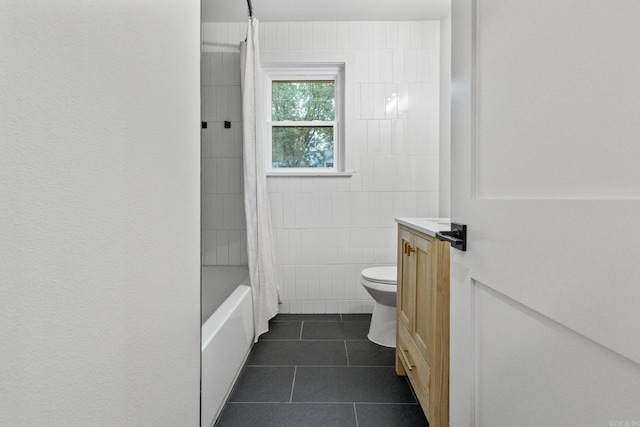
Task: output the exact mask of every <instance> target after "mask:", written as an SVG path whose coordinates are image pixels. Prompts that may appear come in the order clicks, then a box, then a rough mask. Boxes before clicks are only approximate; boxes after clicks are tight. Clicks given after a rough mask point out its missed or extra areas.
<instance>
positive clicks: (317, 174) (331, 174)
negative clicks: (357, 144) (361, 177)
mask: <svg viewBox="0 0 640 427" xmlns="http://www.w3.org/2000/svg"><path fill="white" fill-rule="evenodd" d="M354 173H355V172H354V171H345V172H316V171H310V172H305V171H295V172H294V171H288V172H287V171H271V172H267V177H272V176H274V177H275V176H296V177H302V178H304V177H309V178H311V177H313V178H317V177H327V178H340V177H346V178H348V177H350V176H352V175H353V174H354Z"/></svg>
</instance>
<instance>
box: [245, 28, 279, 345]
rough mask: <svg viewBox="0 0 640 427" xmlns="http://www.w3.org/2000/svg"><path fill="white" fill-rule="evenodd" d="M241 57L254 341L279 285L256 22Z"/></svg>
mask: <svg viewBox="0 0 640 427" xmlns="http://www.w3.org/2000/svg"><path fill="white" fill-rule="evenodd" d="M240 56H241V58H242V64H241V73H242V76H241V77H242V79H241V84H242V120H243V127H242V129H243V133H244V135H243V140H244V143H243V158H244V161H243V166H244V207H245V212H246V217H247V252H248V260H249V276H250V279H251V290H252V296H253V323H254V329H255V340H256V341H257V340H258V337H259V336H260V335H261V334H263V333H265V332H267V331H268V330H269V319H271V318H272V317H273V316H275V315H276V314H277V313H278V301H279V296H278V285H277V282H276V268H275V258H274V255H273V254H274V250H273V230H272V228H271V213H270V209H269V195H268V193H267V179H266V175H265V158H264V151H265V150H264V144H265V141H264V137H263V134H264V126H265V123H266V122H265V120H266V118H265V112H264V110H263V109H264V105H263V100H264V97H263V87H262V86H263V81H262V67H261V64H260V53H259V44H258V20H257V19H255V18H250V19H249V25H248V28H247V40H246V41H245V42H244V43H241V44H240Z"/></svg>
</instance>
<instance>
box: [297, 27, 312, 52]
mask: <svg viewBox="0 0 640 427" xmlns="http://www.w3.org/2000/svg"><path fill="white" fill-rule="evenodd" d="M312 48H313V25H311V24H310V23H304V24H302V25H300V49H312Z"/></svg>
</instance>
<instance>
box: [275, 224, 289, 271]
mask: <svg viewBox="0 0 640 427" xmlns="http://www.w3.org/2000/svg"><path fill="white" fill-rule="evenodd" d="M273 236H274V240H275V245H274V250H275V253H276V255H275V256H276V262H277V263H278V264H281V265H288V264H289V230H283V229H281V228H276V229H274V230H273Z"/></svg>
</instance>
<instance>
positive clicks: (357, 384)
mask: <svg viewBox="0 0 640 427" xmlns="http://www.w3.org/2000/svg"><path fill="white" fill-rule="evenodd" d="M293 401H294V402H369V403H416V400H415V398H414V397H413V393H412V392H411V389H410V388H409V384H408V383H407V380H406V379H405V377H399V376H397V375H396V371H395V368H393V367H382V368H377V367H375V368H374V367H298V369H297V370H296V378H295V382H294V386H293Z"/></svg>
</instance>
